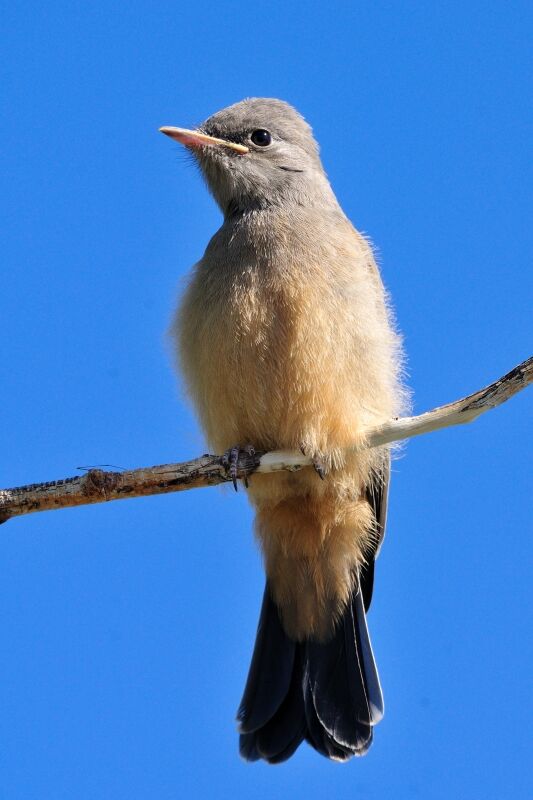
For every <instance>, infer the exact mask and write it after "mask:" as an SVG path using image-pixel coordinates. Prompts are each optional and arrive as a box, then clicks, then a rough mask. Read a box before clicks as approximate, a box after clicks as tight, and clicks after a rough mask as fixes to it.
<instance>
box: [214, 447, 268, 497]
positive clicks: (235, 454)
mask: <svg viewBox="0 0 533 800" xmlns="http://www.w3.org/2000/svg"><path fill="white" fill-rule="evenodd" d="M260 460H261V456H260V455H259V454H258V453H256V451H255V447H252V445H251V444H247V445H245V446H244V447H241V446H240V445H235V447H230V448H229V450H226V452H225V453H224V455H223V456H221V458H220V463H221V464H222V466H223V467H224V469H225V470H226V473H227V474H228V476H229V477H230V478H231V480H232V482H233V488H234V489H235V491H237V478H238V477H239V474H240V477H241V478H242V481H243V483H244V485H245V486H246V488H248V477H249V476H250V475H251V474H252V472H255V470H256V469H257V467H258V466H259V462H260Z"/></svg>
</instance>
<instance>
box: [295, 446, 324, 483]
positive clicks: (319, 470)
mask: <svg viewBox="0 0 533 800" xmlns="http://www.w3.org/2000/svg"><path fill="white" fill-rule="evenodd" d="M300 450H301V451H302V453H303V454H304V456H306V455H307V453H306V450H305V447H304V446H303V445H300ZM311 462H312V464H313V469H314V470H315V472H316V474H317V475H318V477H319V478H320V479H321V480H323V481H325V480H326V470H325V468H324V464H323V463H322V461H321V459H320V458H318V457H316V456H311Z"/></svg>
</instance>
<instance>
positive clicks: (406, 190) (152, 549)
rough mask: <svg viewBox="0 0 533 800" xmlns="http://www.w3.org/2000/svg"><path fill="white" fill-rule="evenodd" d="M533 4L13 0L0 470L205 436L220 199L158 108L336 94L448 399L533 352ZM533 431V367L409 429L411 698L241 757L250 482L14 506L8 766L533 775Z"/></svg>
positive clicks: (487, 789)
mask: <svg viewBox="0 0 533 800" xmlns="http://www.w3.org/2000/svg"><path fill="white" fill-rule="evenodd" d="M531 23H532V11H531V7H530V5H529V4H526V3H525V2H506V3H503V2H500V1H499V0H497V1H496V2H492V3H490V4H486V3H481V2H468V3H456V2H450V3H441V2H437V3H420V2H413V3H394V2H387V3H385V2H372V3H370V2H364V3H344V2H339V3H335V4H329V5H322V4H318V3H308V4H305V5H304V4H288V5H286V4H282V3H279V2H277V0H272V2H270V3H268V4H265V3H259V4H249V3H248V4H244V3H236V2H233V0H226V2H224V3H213V2H211V0H206V2H204V3H201V4H178V3H170V2H156V3H148V2H146V0H136V1H134V2H130V3H128V4H122V3H120V4H118V3H109V2H105V3H103V2H100V1H99V0H96V2H93V3H90V4H89V3H66V2H54V1H53V0H51V2H48V3H46V4H44V3H35V2H34V3H25V2H19V3H12V4H4V7H3V25H2V42H1V49H2V55H3V58H2V65H1V67H0V69H1V74H0V80H1V85H2V92H1V97H0V103H1V113H0V134H1V139H2V147H1V149H0V181H1V197H0V203H1V213H2V220H3V225H2V231H1V234H0V236H1V251H2V261H3V265H4V273H3V280H2V292H1V295H0V299H1V306H0V307H1V315H0V334H1V340H2V343H3V369H2V414H1V416H0V441H1V443H2V448H1V449H2V457H1V458H0V486H12V485H18V484H22V483H28V482H32V481H42V480H50V479H53V478H57V477H64V476H67V475H71V474H75V473H76V469H77V468H78V467H83V466H87V465H101V464H113V465H116V466H118V467H124V468H126V467H136V466H141V465H149V464H157V463H164V462H169V461H179V460H186V459H188V458H190V457H194V456H196V455H199V454H200V453H201V452H203V447H204V446H203V442H202V437H201V434H200V432H199V430H198V427H197V425H196V422H195V420H194V417H193V415H192V413H191V411H190V409H189V408H188V407H187V405H186V404H185V403H184V401H183V397H182V395H181V393H180V387H179V386H178V385H177V383H176V379H175V377H174V375H173V372H172V368H171V359H170V356H169V352H168V350H169V349H168V345H167V342H166V338H165V332H166V329H167V326H168V323H169V319H170V315H171V313H172V310H173V308H174V306H175V302H176V297H177V294H178V292H179V291H180V286H182V284H183V280H184V276H185V275H186V273H187V271H188V269H189V268H190V266H191V265H192V264H193V263H194V261H195V260H197V259H198V258H199V257H200V256H201V254H202V252H203V248H204V246H205V244H206V242H207V240H208V238H209V236H210V235H211V234H212V233H213V232H214V230H215V229H216V228H217V226H218V225H219V223H220V216H219V212H218V211H217V209H216V207H215V205H214V203H213V202H212V200H211V199H210V197H209V196H208V194H207V192H206V190H205V188H204V186H203V185H202V183H201V181H200V179H199V176H198V175H197V173H196V171H195V170H194V169H193V168H191V166H190V165H189V164H188V163H187V160H186V159H185V158H183V156H182V154H181V153H180V152H179V148H178V146H177V145H174V144H172V143H171V142H170V141H169V140H168V139H165V138H164V137H163V136H161V135H160V134H159V133H158V132H157V129H158V127H159V126H160V125H164V124H174V125H182V126H190V125H194V124H196V123H197V122H200V121H201V120H202V119H203V118H205V117H206V116H208V115H209V114H211V113H212V112H214V111H216V110H218V109H219V108H221V107H223V106H225V105H228V104H229V103H232V102H235V101H237V100H239V99H241V98H243V97H246V96H251V95H259V96H261V95H264V96H274V97H281V98H283V99H286V100H288V101H289V102H291V103H293V104H294V105H295V106H297V107H298V109H299V110H300V111H302V113H304V114H305V116H306V117H307V118H308V120H309V121H310V122H311V123H312V125H313V127H314V130H315V133H316V135H317V138H318V139H319V141H320V143H321V148H322V155H323V160H324V163H325V166H326V169H327V171H328V173H329V175H330V178H331V181H332V183H333V186H334V188H335V191H336V193H337V195H338V197H339V199H340V201H341V203H342V205H343V207H344V209H345V211H346V212H347V213H348V215H349V216H350V217H351V219H352V220H353V221H354V223H355V224H356V226H357V227H358V228H359V229H360V230H363V231H365V232H366V233H367V234H369V235H370V236H371V237H372V239H373V241H374V242H375V245H376V247H377V250H378V254H379V260H380V263H381V265H382V270H383V274H384V278H385V281H386V283H387V286H388V287H389V289H390V291H391V293H392V296H393V299H394V304H395V308H396V312H397V316H398V320H399V324H400V327H401V329H402V331H403V333H404V335H405V344H406V349H407V353H408V359H409V382H410V385H411V386H412V387H413V390H414V399H415V409H416V410H417V411H422V410H425V409H427V408H431V407H433V406H435V405H437V404H440V403H443V402H447V401H449V400H452V399H455V398H456V397H459V396H461V395H463V394H466V393H468V392H469V391H473V390H475V389H477V388H479V387H481V386H483V385H485V384H487V383H489V382H490V381H491V380H493V379H495V378H496V377H498V376H499V375H501V374H503V373H504V372H506V371H507V370H508V369H510V368H511V367H513V366H514V365H515V364H517V363H518V362H519V361H521V360H523V359H524V358H526V357H528V356H529V355H531V352H532V351H533V347H532V338H533V337H532V335H531V334H532V327H533V326H532V321H531V307H532V291H531V290H532V280H531V265H532V262H533V259H532V250H533V248H532V244H533V242H532V226H531V210H532V209H531V194H530V189H531V178H532V175H531V158H530V157H531V150H530V143H531V134H532V115H531V104H530V96H531V83H530V78H531V66H532V65H531V55H530V53H529V52H528V48H529V46H530V41H531V33H532V31H531V28H532V24H531ZM531 446H532V437H531V394H530V393H528V392H525V393H524V394H522V395H520V396H518V397H516V398H515V399H513V400H512V401H510V403H508V404H507V405H505V406H503V407H501V408H500V409H497V410H495V411H492V412H490V413H489V414H487V415H486V416H484V417H483V418H481V419H480V420H479V421H478V422H476V423H474V424H473V425H472V426H467V427H465V428H456V429H452V430H449V431H444V432H441V433H436V434H433V435H431V436H427V437H423V438H421V439H419V440H416V441H413V442H411V443H410V444H409V445H408V446H407V447H406V448H405V450H404V452H403V456H402V457H401V459H399V460H398V461H397V462H396V463H395V466H394V475H393V482H392V490H391V505H390V517H389V528H388V537H387V541H386V546H385V547H384V549H383V551H382V555H381V557H380V559H379V566H378V570H377V579H376V591H375V599H374V603H373V607H372V611H371V614H370V619H369V623H370V628H371V632H372V639H373V643H374V647H375V651H376V655H377V659H378V665H379V667H380V673H381V678H382V682H383V685H384V690H385V699H386V706H387V710H386V715H385V719H384V720H383V722H382V723H381V724H380V726H379V728H378V729H377V730H376V737H375V743H374V745H373V748H372V749H371V751H370V753H369V754H368V756H366V757H365V758H364V759H362V760H357V761H352V762H350V763H349V764H348V765H344V766H341V765H336V764H332V763H328V762H327V761H326V760H324V759H322V758H320V757H319V756H318V755H316V754H315V753H314V752H312V751H311V750H310V749H309V748H307V747H302V748H300V750H299V751H298V753H297V754H296V756H295V757H294V758H293V759H292V760H291V761H290V762H288V763H287V764H285V765H283V766H281V767H277V768H272V767H268V766H266V765H263V764H258V765H248V764H244V763H243V762H241V761H240V759H239V757H238V754H237V737H236V733H235V724H234V715H235V711H236V707H237V704H238V701H239V699H240V695H241V691H242V688H243V683H244V679H245V676H246V672H247V668H248V663H249V658H250V654H251V649H252V645H253V639H254V634H255V627H256V623H257V615H258V608H259V604H260V599H261V594H262V587H263V576H262V570H261V564H260V559H259V556H258V553H257V549H256V547H255V544H254V542H253V537H252V534H251V523H252V515H251V512H250V509H249V508H248V506H247V503H246V498H245V496H244V493H240V494H239V495H238V496H235V495H234V493H233V492H232V491H229V490H227V489H210V490H202V491H194V492H188V493H183V494H181V495H174V496H171V495H169V496H166V497H159V498H146V499H142V500H134V501H127V502H123V503H115V504H109V505H107V506H98V507H96V506H95V507H88V508H80V509H76V510H67V511H61V512H55V513H48V514H40V515H39V514H38V515H34V516H32V517H27V518H21V519H18V520H13V521H12V522H10V523H8V524H6V525H5V526H3V527H2V529H1V534H2V535H1V537H0V572H1V575H2V578H1V580H0V650H1V654H0V709H1V712H0V759H1V764H0V797H2V799H3V798H6V800H28V798H37V797H38V798H40V800H58V798H63V797H65V798H74V797H75V798H77V800H94V799H95V798H98V800H107V798H113V800H120V799H121V798H128V800H145V798H146V800H148V798H150V800H152V798H158V800H170V798H182V797H190V798H213V797H216V798H224V799H225V798H231V800H235V799H236V798H249V797H255V798H269V799H270V798H273V797H274V798H276V797H285V796H290V797H291V798H293V799H294V800H297V799H298V798H306V799H307V798H310V797H324V796H326V793H327V795H328V796H329V795H330V794H331V795H333V796H335V797H338V798H343V797H350V798H352V797H354V798H355V797H365V798H368V800H373V799H374V798H390V797H395V798H402V799H403V798H417V797H419V798H424V800H440V798H449V797H464V798H484V800H492V798H494V800H496V798H497V799H498V800H501V798H502V797H512V798H513V800H520V799H521V798H526V797H528V796H529V794H528V786H529V787H530V784H531V777H532V776H531V766H530V765H531V759H530V753H529V746H528V737H529V736H530V730H531V714H532V711H533V708H532V703H531V694H530V692H529V691H528V690H529V688H530V686H529V685H530V675H531V661H532V657H533V651H532V647H531V637H530V632H531V627H530V616H531V601H532V597H531V579H530V569H529V568H528V561H529V563H531V549H532V537H531V533H532V526H531V491H532V488H533V487H532V480H531ZM528 634H529V635H528Z"/></svg>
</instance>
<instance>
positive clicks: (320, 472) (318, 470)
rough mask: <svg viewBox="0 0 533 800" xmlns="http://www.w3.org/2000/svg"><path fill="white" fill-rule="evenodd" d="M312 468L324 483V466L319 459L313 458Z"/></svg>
mask: <svg viewBox="0 0 533 800" xmlns="http://www.w3.org/2000/svg"><path fill="white" fill-rule="evenodd" d="M313 467H314V469H315V472H316V474H317V475H318V477H319V478H321V479H322V480H323V481H325V480H326V471H325V470H324V465H323V464H322V462H321V461H320V459H318V458H313Z"/></svg>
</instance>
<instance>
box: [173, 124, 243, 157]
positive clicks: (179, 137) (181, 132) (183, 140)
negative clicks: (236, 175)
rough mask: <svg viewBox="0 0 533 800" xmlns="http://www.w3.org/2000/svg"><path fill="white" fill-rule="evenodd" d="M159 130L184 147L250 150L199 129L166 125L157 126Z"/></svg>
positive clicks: (240, 151)
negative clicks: (192, 129)
mask: <svg viewBox="0 0 533 800" xmlns="http://www.w3.org/2000/svg"><path fill="white" fill-rule="evenodd" d="M159 130H160V131H161V133H164V134H165V136H170V138H171V139H175V140H176V141H177V142H180V144H183V145H185V147H205V146H207V147H228V148H229V149H230V150H234V151H235V152H236V153H241V155H244V153H249V152H250V148H249V147H245V146H244V145H243V144H237V143H236V142H228V141H227V139H217V138H216V137H215V136H208V135H207V134H206V133H201V132H200V131H190V130H188V129H187V128H172V127H170V126H167V125H165V127H163V128H159Z"/></svg>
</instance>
